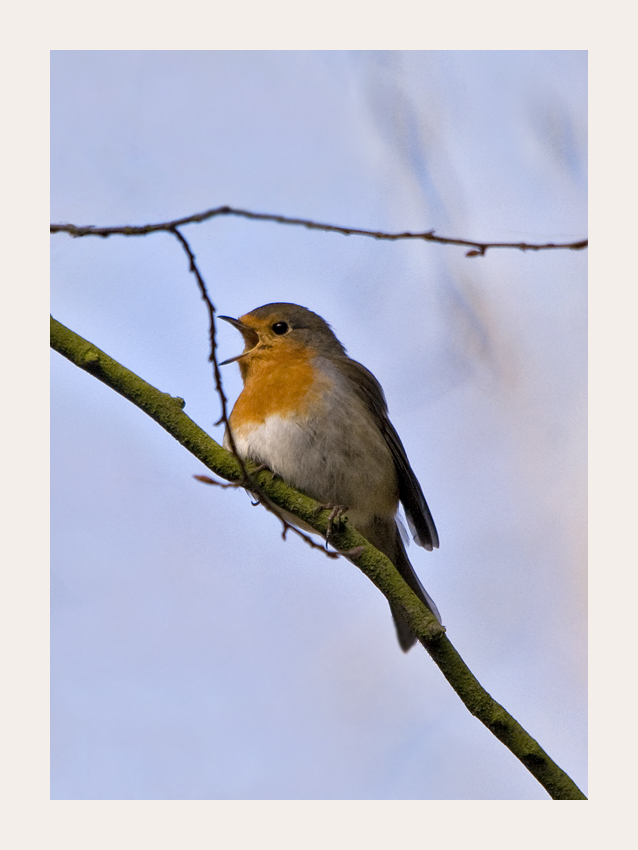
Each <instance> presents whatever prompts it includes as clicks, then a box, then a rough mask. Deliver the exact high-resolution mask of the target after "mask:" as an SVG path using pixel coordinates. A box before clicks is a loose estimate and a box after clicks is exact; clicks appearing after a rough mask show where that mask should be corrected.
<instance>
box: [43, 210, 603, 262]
mask: <svg viewBox="0 0 638 850" xmlns="http://www.w3.org/2000/svg"><path fill="white" fill-rule="evenodd" d="M222 215H233V216H239V217H240V218H247V219H251V220H253V221H272V222H275V223H277V224H292V225H297V226H299V227H306V228H308V229H310V230H323V231H328V232H331V233H342V234H343V235H344V236H371V237H372V238H373V239H385V240H390V241H393V242H394V241H397V240H399V239H421V240H422V241H424V242H437V243H439V244H440V245H461V246H462V247H464V248H469V249H470V250H469V251H468V252H467V253H466V256H467V257H482V256H484V255H485V253H486V252H487V251H488V249H490V248H516V249H518V250H519V251H546V250H549V249H556V248H559V249H565V248H567V249H569V250H572V251H581V250H582V249H584V248H586V247H587V244H588V243H587V239H581V240H579V241H577V242H544V243H535V242H478V241H476V240H474V239H457V238H455V237H450V236H439V235H438V234H436V233H435V231H434V230H428V231H425V232H417V233H412V232H410V231H404V232H401V233H386V232H384V231H381V230H363V229H361V228H357V227H341V226H340V225H336V224H321V223H320V222H316V221H311V220H310V219H305V218H291V217H289V216H285V215H274V214H271V213H257V212H251V211H250V210H241V209H236V208H235V207H229V206H222V207H215V208H214V209H210V210H206V212H202V213H195V214H194V215H189V216H186V217H185V218H178V219H175V220H174V221H165V222H162V223H160V224H144V225H141V226H130V225H125V226H120V227H95V226H94V225H85V226H80V225H75V224H52V225H51V233H69V234H70V235H71V236H102V237H103V238H106V237H107V236H114V235H116V234H119V235H121V236H146V235H147V234H149V233H158V232H160V231H163V230H164V231H174V230H175V228H176V227H182V226H183V225H185V224H200V223H201V222H203V221H207V220H208V219H211V218H216V217H217V216H222Z"/></svg>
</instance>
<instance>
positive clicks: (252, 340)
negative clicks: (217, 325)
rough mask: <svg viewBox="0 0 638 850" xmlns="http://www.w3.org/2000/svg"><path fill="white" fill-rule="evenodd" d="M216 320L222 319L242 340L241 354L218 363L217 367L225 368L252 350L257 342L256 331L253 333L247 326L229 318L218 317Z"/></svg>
mask: <svg viewBox="0 0 638 850" xmlns="http://www.w3.org/2000/svg"><path fill="white" fill-rule="evenodd" d="M217 318H218V319H223V320H224V321H225V322H228V323H229V324H231V325H232V326H233V327H234V328H237V330H238V331H239V332H240V334H241V335H242V336H243V338H244V345H245V348H244V350H243V351H242V353H241V354H238V355H237V356H236V357H229V358H228V360H224V362H223V363H220V364H219V365H220V366H226V364H227V363H236V362H237V360H240V359H241V358H242V357H243V356H244V354H246V353H247V352H249V351H252V350H253V348H254V347H255V346H256V345H257V343H258V342H259V335H258V333H257V331H254V330H253V329H252V328H249V327H248V326H247V325H244V324H242V323H241V322H240V321H239V319H232V318H231V317H230V316H218V317H217Z"/></svg>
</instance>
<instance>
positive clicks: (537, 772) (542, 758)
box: [51, 318, 586, 800]
mask: <svg viewBox="0 0 638 850" xmlns="http://www.w3.org/2000/svg"><path fill="white" fill-rule="evenodd" d="M51 347H52V348H53V349H55V350H56V351H58V352H59V353H60V354H62V355H63V356H64V357H66V358H67V359H68V360H70V361H71V362H72V363H74V364H75V365H76V366H78V367H79V368H81V369H84V370H85V371H86V372H89V373H90V374H91V375H93V376H94V377H96V378H97V379H98V380H100V381H102V382H103V383H105V384H106V385H107V386H109V387H111V388H112V389H114V390H115V391H116V392H118V393H120V395H123V396H124V397H125V398H127V399H128V400H129V401H131V402H132V403H133V404H135V405H137V406H138V407H139V408H140V409H141V410H143V411H144V412H145V413H147V414H148V415H149V416H151V417H152V418H153V419H154V420H155V421H156V422H157V423H158V424H159V425H161V426H162V428H164V429H165V430H166V431H168V433H169V434H171V436H173V437H174V438H175V439H176V440H178V441H179V442H180V443H181V444H182V445H183V446H184V447H185V448H186V449H188V451H190V452H191V453H192V454H193V455H194V456H195V457H197V458H198V459H199V460H201V461H202V463H204V464H205V465H206V466H207V467H208V468H209V469H211V470H212V471H213V472H215V473H216V474H217V475H219V476H220V477H222V478H224V479H225V480H226V481H230V482H235V483H239V485H240V486H244V483H245V482H246V479H245V476H244V472H243V470H242V468H241V467H240V464H239V462H238V459H237V458H236V457H235V456H234V455H233V454H232V453H231V452H227V451H226V450H225V449H223V448H222V447H221V446H220V445H218V444H217V443H216V442H215V441H214V440H213V439H212V438H211V437H210V436H209V435H208V434H206V433H205V432H204V431H203V430H202V429H201V428H199V426H198V425H196V424H195V423H194V422H193V421H192V420H191V419H190V418H189V417H188V416H186V414H185V413H183V410H182V409H183V407H184V400H183V399H181V398H173V397H172V396H170V395H168V394H167V393H162V392H160V391H159V390H157V389H156V388H155V387H152V386H151V385H150V384H148V383H146V381H144V380H142V378H140V377H138V376H137V375H135V374H134V373H133V372H131V371H129V370H128V369H126V368H125V367H124V366H122V365H121V364H120V363H117V361H115V360H113V359H112V358H111V357H109V356H108V355H107V354H105V353H104V352H103V351H100V349H99V348H97V347H96V346H94V345H93V344H92V343H90V342H88V341H87V340H85V339H83V338H82V337H80V336H78V335H77V334H75V333H74V332H73V331H71V330H69V329H68V328H66V327H64V325H61V324H60V323H59V322H57V321H56V320H55V319H53V318H52V319H51ZM246 466H247V468H248V472H249V474H250V476H251V479H250V481H249V482H248V483H249V484H252V482H253V481H254V482H255V484H256V486H257V487H258V488H259V492H260V493H263V494H265V496H266V497H267V499H268V500H269V502H272V503H273V504H275V505H278V506H279V507H280V508H282V509H284V510H285V511H288V512H290V513H292V514H294V515H295V516H297V517H298V518H299V519H301V520H303V522H305V523H307V524H308V525H310V526H311V527H312V528H314V529H315V530H316V531H317V533H318V534H320V535H322V536H323V537H325V536H326V532H327V529H328V523H329V517H330V511H329V510H320V506H319V505H318V503H317V502H315V501H314V500H313V499H310V498H309V497H308V496H305V495H304V494H303V493H300V492H298V491H296V490H293V489H292V488H291V487H288V486H287V485H286V484H284V483H283V481H281V480H280V479H277V478H275V477H274V476H273V475H272V473H271V472H269V471H268V470H259V469H258V468H257V467H254V465H252V464H247V465H246ZM331 543H333V544H334V545H335V546H336V547H337V548H338V549H339V550H340V551H341V552H342V553H346V552H347V553H348V559H349V560H350V561H352V563H354V564H355V565H356V566H357V567H359V569H360V570H361V571H362V572H363V573H365V575H366V576H368V578H369V579H370V580H371V581H372V582H373V583H374V584H375V585H376V587H377V588H378V589H379V590H380V591H381V592H382V593H383V594H384V596H385V597H386V598H387V599H388V600H389V601H390V602H391V603H392V605H393V606H396V607H397V608H399V609H400V610H401V611H402V613H403V615H404V617H405V619H406V620H407V621H408V623H409V624H410V626H411V628H412V629H413V630H414V632H415V633H416V634H417V636H418V638H419V641H420V642H421V644H422V645H423V646H424V647H425V649H426V650H427V652H428V653H429V654H430V656H431V658H432V659H433V660H434V662H435V663H436V664H437V665H438V667H439V669H440V670H441V672H442V673H443V675H444V676H445V678H446V679H447V680H448V682H449V683H450V685H451V686H452V687H453V689H454V690H455V691H456V693H457V694H458V695H459V697H460V698H461V700H462V701H463V703H464V704H465V706H466V707H467V708H468V710H469V711H470V712H471V713H472V714H473V715H474V716H475V717H477V718H478V719H479V720H480V721H481V722H482V723H483V724H484V725H485V726H487V728H488V729H489V730H490V731H491V732H492V734H494V735H495V736H496V737H497V738H498V739H499V741H501V742H502V743H503V744H505V746H506V747H508V749H509V750H511V752H512V753H513V754H514V755H515V756H516V757H517V758H518V759H519V760H520V761H521V762H522V763H523V765H524V766H525V767H526V768H527V769H528V770H529V772H530V773H531V774H532V775H533V776H534V777H535V778H536V779H537V780H538V781H539V782H540V784H541V785H542V786H543V787H544V788H545V789H546V791H547V792H548V793H549V795H550V796H551V797H552V798H553V799H556V800H584V799H586V797H585V796H584V794H583V793H582V792H581V791H580V789H579V788H578V787H577V786H576V784H575V783H574V782H573V781H572V780H571V779H570V777H569V776H568V775H567V774H566V773H565V772H564V771H563V770H561V768H560V767H559V766H558V765H557V764H556V763H555V762H554V761H552V759H551V758H550V757H549V756H548V755H547V753H546V752H545V751H544V750H543V749H542V748H541V747H540V745H539V744H538V743H537V741H535V740H534V739H533V738H532V737H531V736H530V735H529V734H528V733H527V732H526V731H525V730H524V729H523V727H522V726H521V725H520V724H519V723H518V722H517V721H516V720H515V719H514V718H513V717H512V716H511V715H510V714H509V713H508V712H507V711H506V710H505V709H504V708H503V707H502V706H501V705H499V704H498V703H497V702H496V701H495V700H494V699H492V697H491V696H490V695H489V694H488V692H487V691H486V690H485V689H484V688H483V687H482V686H481V684H480V683H479V682H478V680H477V679H476V678H475V676H474V675H473V674H472V672H471V671H470V670H469V668H468V667H467V665H466V664H465V662H464V661H463V659H462V658H461V656H460V655H459V654H458V652H457V651H456V650H455V649H454V647H453V646H452V644H451V643H450V641H449V639H448V638H447V636H446V635H445V630H444V629H443V628H442V627H441V626H439V624H438V623H437V622H436V620H435V619H434V617H433V615H432V614H431V612H430V611H429V610H428V608H427V607H426V606H425V605H424V604H423V603H422V602H421V601H420V599H419V598H418V597H417V596H416V595H415V594H414V593H413V591H412V590H411V589H410V588H409V587H408V585H407V584H406V583H405V581H404V580H403V579H402V578H401V576H400V575H399V573H398V571H397V570H396V568H395V567H394V565H393V564H392V563H391V561H389V560H388V558H386V557H385V555H383V554H382V553H381V552H379V551H378V550H376V549H375V548H374V547H373V546H372V545H371V544H370V543H368V541H367V540H366V539H365V538H364V537H362V535H361V534H359V532H358V531H357V530H356V529H355V528H353V527H352V526H350V525H349V524H348V523H347V522H346V523H342V524H341V525H340V526H339V527H338V528H337V529H333V530H332V532H331Z"/></svg>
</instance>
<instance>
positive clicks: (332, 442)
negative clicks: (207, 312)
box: [219, 303, 441, 652]
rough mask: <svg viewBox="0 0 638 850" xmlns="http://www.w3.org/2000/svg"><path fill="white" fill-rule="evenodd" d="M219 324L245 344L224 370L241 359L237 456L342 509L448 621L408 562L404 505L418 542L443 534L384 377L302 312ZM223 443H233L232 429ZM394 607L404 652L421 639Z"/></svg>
mask: <svg viewBox="0 0 638 850" xmlns="http://www.w3.org/2000/svg"><path fill="white" fill-rule="evenodd" d="M219 318H220V319H224V320H225V321H226V322H230V324H231V325H233V326H234V327H235V328H237V330H238V331H239V332H240V333H241V335H242V337H243V339H244V351H243V352H242V354H239V355H238V356H237V357H231V358H230V359H229V360H225V361H224V363H223V364H222V365H225V364H226V363H233V362H237V363H238V364H239V369H240V372H241V377H242V379H243V382H244V388H243V390H242V392H241V394H240V396H239V398H238V399H237V402H236V403H235V406H234V408H233V410H232V413H231V415H230V417H229V422H230V427H231V429H232V433H233V437H234V440H235V445H236V448H237V451H238V453H239V455H240V456H241V457H242V458H244V459H246V460H251V461H254V462H255V463H258V464H263V465H265V466H267V467H268V468H269V469H270V470H271V471H272V472H273V473H275V474H276V475H279V476H280V477H281V478H282V479H283V480H284V481H285V482H286V483H287V484H290V485H291V486H292V487H295V488H296V489H298V490H301V491H303V492H304V493H306V494H307V495H308V496H311V497H312V498H313V499H316V500H317V501H318V502H321V503H322V504H325V505H333V506H343V507H344V509H345V510H346V512H347V516H348V519H349V521H350V522H351V523H352V524H353V525H354V526H355V527H356V528H357V529H358V530H359V531H360V532H361V534H363V536H364V537H365V538H366V539H367V540H369V541H370V543H372V545H373V546H375V547H376V548H377V549H379V550H380V551H381V552H383V553H384V555H386V556H387V557H388V558H389V559H390V560H391V561H392V563H393V564H394V565H395V566H396V568H397V570H398V571H399V573H400V574H401V575H402V576H403V578H404V579H405V581H406V582H407V584H408V585H409V586H410V587H411V588H412V590H413V591H414V592H415V593H416V595H417V596H418V597H419V598H420V599H421V600H422V601H423V602H424V603H425V604H426V605H427V606H428V608H429V609H430V610H431V611H432V613H433V614H434V615H435V617H436V618H437V620H438V621H439V622H441V616H440V614H439V612H438V609H437V607H436V605H435V604H434V602H433V601H432V599H431V598H430V596H429V595H428V593H427V591H426V590H425V588H424V587H423V585H422V584H421V582H420V581H419V579H418V577H417V575H416V573H415V572H414V569H413V567H412V564H411V563H410V561H409V560H408V556H407V553H406V551H405V546H404V544H403V540H402V538H401V533H400V530H399V527H398V525H397V519H396V515H397V510H398V507H399V502H401V503H402V504H403V508H404V510H405V514H406V517H407V520H408V524H409V526H410V529H411V530H412V533H413V535H414V538H415V540H416V541H417V542H418V543H419V544H420V545H421V546H423V547H424V548H425V549H429V550H432V549H433V548H438V545H439V538H438V534H437V531H436V527H435V525H434V520H433V519H432V514H431V513H430V510H429V508H428V505H427V502H426V501H425V497H424V495H423V491H422V490H421V486H420V485H419V482H418V480H417V478H416V475H415V474H414V472H413V470H412V467H411V466H410V463H409V461H408V458H407V455H406V453H405V449H404V448H403V444H402V443H401V440H400V439H399V435H398V434H397V432H396V431H395V429H394V427H393V426H392V423H391V422H390V420H389V418H388V408H387V404H386V400H385V396H384V394H383V390H382V389H381V385H380V384H379V382H378V381H377V379H376V378H375V377H374V375H372V373H371V372H369V371H368V370H367V369H366V368H365V366H362V365H361V364H360V363H357V362H356V361H355V360H351V359H350V357H348V355H347V354H346V350H345V348H344V347H343V345H342V344H341V343H340V342H339V340H338V339H337V337H336V336H335V335H334V333H333V332H332V329H331V328H330V325H328V323H327V322H326V321H324V320H323V319H322V318H321V316H318V315H317V314H316V313H313V312H312V311H311V310H307V309H306V308H305V307H300V306H299V305H297V304H287V303H277V304H266V305H264V306H263V307H258V308H257V309H256V310H253V311H252V312H250V313H246V315H244V316H241V318H239V319H233V318H231V317H230V316H220V317H219ZM224 444H225V445H226V447H227V448H228V447H229V441H228V433H226V435H225V437H224ZM290 519H291V521H292V523H293V524H295V525H297V526H299V525H302V523H301V522H300V520H298V519H296V518H295V517H291V518H290ZM390 609H391V611H392V616H393V618H394V623H395V626H396V630H397V636H398V639H399V643H400V645H401V648H402V649H403V651H404V652H407V651H408V649H410V647H411V646H412V645H413V644H414V643H415V641H416V635H415V634H414V632H413V631H412V629H411V628H410V626H409V625H408V623H407V622H406V620H405V618H404V617H403V615H402V613H401V612H400V611H399V610H397V609H396V608H395V607H393V606H392V605H390Z"/></svg>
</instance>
